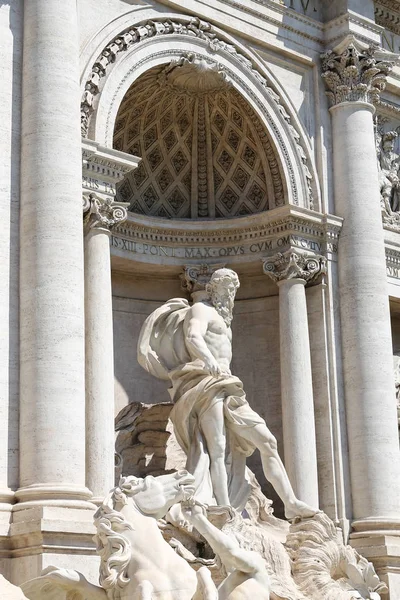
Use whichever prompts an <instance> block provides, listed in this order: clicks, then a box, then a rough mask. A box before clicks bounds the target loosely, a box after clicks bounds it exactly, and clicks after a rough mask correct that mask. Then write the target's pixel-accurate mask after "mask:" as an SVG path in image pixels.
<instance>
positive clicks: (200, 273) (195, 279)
mask: <svg viewBox="0 0 400 600" xmlns="http://www.w3.org/2000/svg"><path fill="white" fill-rule="evenodd" d="M224 267H225V263H220V264H217V265H216V264H213V265H207V264H202V265H189V266H186V267H184V270H183V273H181V274H180V276H179V278H180V280H181V286H182V289H184V290H185V291H187V292H189V293H190V294H192V293H193V292H199V291H202V290H204V289H205V287H206V285H207V283H209V281H210V278H211V275H212V274H213V273H214V272H215V271H217V270H218V269H223V268H224Z"/></svg>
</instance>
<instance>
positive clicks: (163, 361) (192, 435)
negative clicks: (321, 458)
mask: <svg viewBox="0 0 400 600" xmlns="http://www.w3.org/2000/svg"><path fill="white" fill-rule="evenodd" d="M238 287H239V279H238V276H237V274H236V273H235V272H234V271H232V270H230V269H218V270H217V271H215V272H214V273H213V275H212V276H211V278H210V281H209V283H208V284H207V285H206V286H205V290H201V291H198V292H194V293H193V294H192V296H193V300H194V302H193V305H190V304H189V303H188V301H187V300H185V299H183V298H174V299H172V300H169V301H168V302H166V303H165V304H164V305H163V306H161V307H160V308H158V309H156V310H155V311H154V312H153V313H152V314H151V315H150V316H149V317H148V318H147V319H146V321H145V323H144V325H143V327H142V330H141V333H140V338H139V343H138V360H139V363H140V364H141V365H142V367H144V368H145V369H146V370H147V371H148V372H149V373H151V374H153V375H155V376H156V377H158V378H160V379H164V380H167V381H169V382H170V385H171V387H170V388H169V393H170V396H171V399H172V401H173V402H174V407H173V409H172V412H171V415H170V417H171V420H172V423H173V426H174V431H175V435H176V438H177V440H178V442H179V443H180V445H181V446H182V448H183V450H184V451H185V453H186V456H187V464H186V468H187V470H188V471H189V472H190V473H192V474H193V475H194V477H195V482H196V483H195V485H196V498H198V499H199V500H201V501H203V502H205V503H208V504H212V503H213V502H214V503H215V502H216V503H217V504H219V505H231V506H233V507H235V508H237V509H241V508H243V507H244V505H245V503H246V500H247V496H248V492H249V484H248V482H247V480H246V476H245V467H246V457H247V456H249V455H250V454H252V453H253V452H254V450H255V449H256V448H258V450H259V451H260V454H261V460H262V465H263V470H264V474H265V476H266V478H267V479H268V481H270V483H271V484H272V485H273V486H274V488H275V490H276V492H277V493H278V495H279V496H280V498H281V499H282V501H283V503H284V505H285V514H286V517H287V518H289V519H290V518H293V517H295V516H301V517H309V516H312V515H314V514H315V513H316V509H314V508H311V507H309V506H307V505H306V504H305V503H303V502H301V501H300V500H298V499H297V498H296V496H295V494H294V492H293V489H292V486H291V484H290V482H289V479H288V476H287V474H286V471H285V468H284V466H283V463H282V461H281V459H280V457H279V455H278V452H277V443H276V440H275V438H274V436H273V435H272V434H271V432H270V431H269V429H268V428H267V426H266V424H265V421H264V419H262V418H261V417H260V416H259V415H258V414H257V413H256V412H255V411H254V410H253V409H252V408H251V407H250V405H249V403H248V401H247V399H246V395H245V392H244V390H243V384H242V382H241V381H240V379H238V377H235V376H234V375H232V374H231V371H230V363H231V359H232V331H231V321H232V311H233V305H234V299H235V295H236V291H237V289H238Z"/></svg>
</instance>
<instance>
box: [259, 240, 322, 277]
mask: <svg viewBox="0 0 400 600" xmlns="http://www.w3.org/2000/svg"><path fill="white" fill-rule="evenodd" d="M263 271H264V273H265V274H266V275H268V276H269V277H270V278H271V279H272V280H273V281H275V282H276V283H279V282H280V281H284V280H288V279H303V280H305V281H306V282H307V283H309V282H310V281H312V280H313V279H315V278H316V277H318V275H322V274H323V273H326V258H325V257H323V256H318V255H310V254H303V253H302V252H299V251H297V250H294V249H292V248H291V249H290V250H287V251H286V252H278V254H275V255H274V256H271V257H270V258H267V259H266V260H264V261H263Z"/></svg>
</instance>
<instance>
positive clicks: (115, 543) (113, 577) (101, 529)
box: [94, 476, 144, 600]
mask: <svg viewBox="0 0 400 600" xmlns="http://www.w3.org/2000/svg"><path fill="white" fill-rule="evenodd" d="M143 487H144V481H143V479H139V478H138V477H133V476H130V477H121V478H120V480H119V485H118V486H116V487H115V488H113V489H112V490H111V492H110V493H109V494H108V496H106V498H105V499H104V501H103V502H102V504H101V505H100V507H99V508H98V510H97V511H96V513H95V515H94V525H95V527H96V531H97V533H96V535H95V536H94V541H95V543H96V550H97V552H98V554H99V555H100V577H99V581H100V585H101V587H102V588H103V589H104V590H106V593H107V596H108V598H109V599H110V600H120V598H121V594H120V592H121V590H122V589H123V588H124V587H125V586H126V585H127V584H128V583H129V581H130V580H129V577H128V576H127V568H128V565H129V562H130V560H131V544H130V542H129V540H128V539H127V537H126V536H125V535H124V531H128V530H132V529H133V528H132V526H131V525H130V524H129V523H128V522H127V521H126V519H125V517H124V516H123V515H122V514H121V513H120V512H119V511H118V510H115V507H116V505H117V504H119V505H122V506H125V504H127V502H128V498H132V497H133V496H135V494H137V493H138V492H140V491H141V490H142V489H143Z"/></svg>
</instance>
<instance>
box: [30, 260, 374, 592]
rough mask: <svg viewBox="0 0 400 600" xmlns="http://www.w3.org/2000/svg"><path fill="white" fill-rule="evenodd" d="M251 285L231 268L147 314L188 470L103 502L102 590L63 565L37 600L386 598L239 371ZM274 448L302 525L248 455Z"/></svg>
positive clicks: (278, 480)
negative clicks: (239, 338)
mask: <svg viewBox="0 0 400 600" xmlns="http://www.w3.org/2000/svg"><path fill="white" fill-rule="evenodd" d="M238 287H239V280H238V277H237V274H236V273H235V272H233V271H231V270H229V269H218V270H216V271H215V272H214V273H213V275H212V276H211V278H210V280H209V283H207V284H206V285H205V286H204V289H200V290H197V291H195V292H194V293H193V294H192V296H193V304H192V305H190V304H189V302H188V301H187V300H185V299H182V298H175V299H173V300H170V301H169V302H167V303H166V304H164V305H163V306H161V307H160V308H158V309H157V310H155V311H154V312H153V313H152V314H151V315H150V316H149V317H148V318H147V319H146V321H145V323H144V325H143V328H142V331H141V334H140V339H139V343H138V360H139V363H140V364H141V365H142V366H143V367H144V368H145V369H146V370H147V371H148V372H149V373H151V374H153V375H154V376H156V377H158V378H161V379H164V380H166V381H168V382H169V383H170V388H169V393H170V396H171V399H172V401H173V408H172V410H171V413H170V420H171V422H172V424H173V428H174V433H175V436H176V439H177V440H178V442H179V444H180V446H181V447H182V449H183V450H184V452H185V454H186V469H180V470H177V471H176V472H173V473H168V474H165V475H160V476H158V477H153V476H150V475H148V476H147V477H144V478H141V477H136V476H121V478H120V480H119V484H118V485H117V486H116V487H115V488H113V489H112V490H111V492H110V494H109V495H108V496H107V497H106V498H105V499H104V501H103V502H102V504H101V505H100V507H99V509H98V510H97V512H96V514H95V517H94V523H95V527H96V530H97V534H96V536H95V540H96V546H97V552H98V554H99V556H100V577H99V585H93V584H91V583H89V582H88V581H87V580H86V579H85V578H84V576H83V575H81V574H80V573H78V572H77V571H72V570H67V569H58V568H56V567H49V568H47V569H46V570H45V571H44V572H43V573H42V576H41V577H38V578H36V579H33V580H31V581H28V582H27V583H25V584H23V585H22V586H21V587H22V591H23V593H24V594H25V596H26V598H28V599H29V600H247V599H251V600H269V599H271V600H355V599H357V598H358V599H363V600H367V599H369V600H379V599H380V598H381V596H380V594H381V593H382V592H386V586H385V584H384V583H382V582H381V581H380V580H379V578H378V576H377V575H376V573H375V571H374V568H373V566H372V564H371V563H369V562H368V561H367V560H366V559H364V558H363V557H362V556H360V555H359V554H358V553H357V552H356V551H355V550H353V549H352V548H351V547H350V546H347V545H345V544H344V543H343V541H342V535H341V533H340V531H339V530H338V529H337V528H336V527H335V525H334V524H333V522H332V521H331V520H330V519H329V518H328V517H327V515H325V514H324V513H323V512H321V511H318V510H317V508H315V507H311V506H308V505H306V504H305V503H304V502H302V501H301V499H298V498H296V496H295V494H294V492H293V489H292V486H291V484H290V482H289V479H288V476H287V474H286V471H285V468H284V466H283V463H282V461H281V459H280V457H279V455H278V452H277V447H276V441H275V438H274V437H273V435H272V434H271V433H270V431H269V430H268V428H267V426H266V424H265V421H264V420H263V419H262V418H261V417H260V416H259V415H258V414H257V413H255V412H254V411H253V410H252V409H251V407H250V406H249V404H248V402H247V400H246V396H245V392H244V390H243V384H242V382H241V381H240V379H238V378H237V377H235V376H234V375H232V374H231V371H230V362H231V355H232V343H231V339H232V334H231V328H230V324H231V320H232V309H233V304H234V299H235V294H236V291H237V288H238ZM255 449H258V450H259V451H260V454H261V460H262V465H263V470H264V473H265V476H266V478H267V479H268V480H269V481H270V482H271V483H272V485H273V486H274V488H275V490H276V492H277V493H278V495H279V496H280V498H281V499H282V501H283V503H284V506H285V515H286V517H287V519H288V521H283V520H281V519H277V518H276V517H274V516H273V514H272V510H271V509H270V504H269V503H268V501H267V499H266V498H265V497H264V496H263V495H262V493H261V489H260V487H259V485H258V483H257V482H256V481H255V478H254V475H252V473H251V471H249V469H248V468H247V467H246V456H248V455H250V454H251V453H252V452H253V451H254V450H255Z"/></svg>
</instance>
